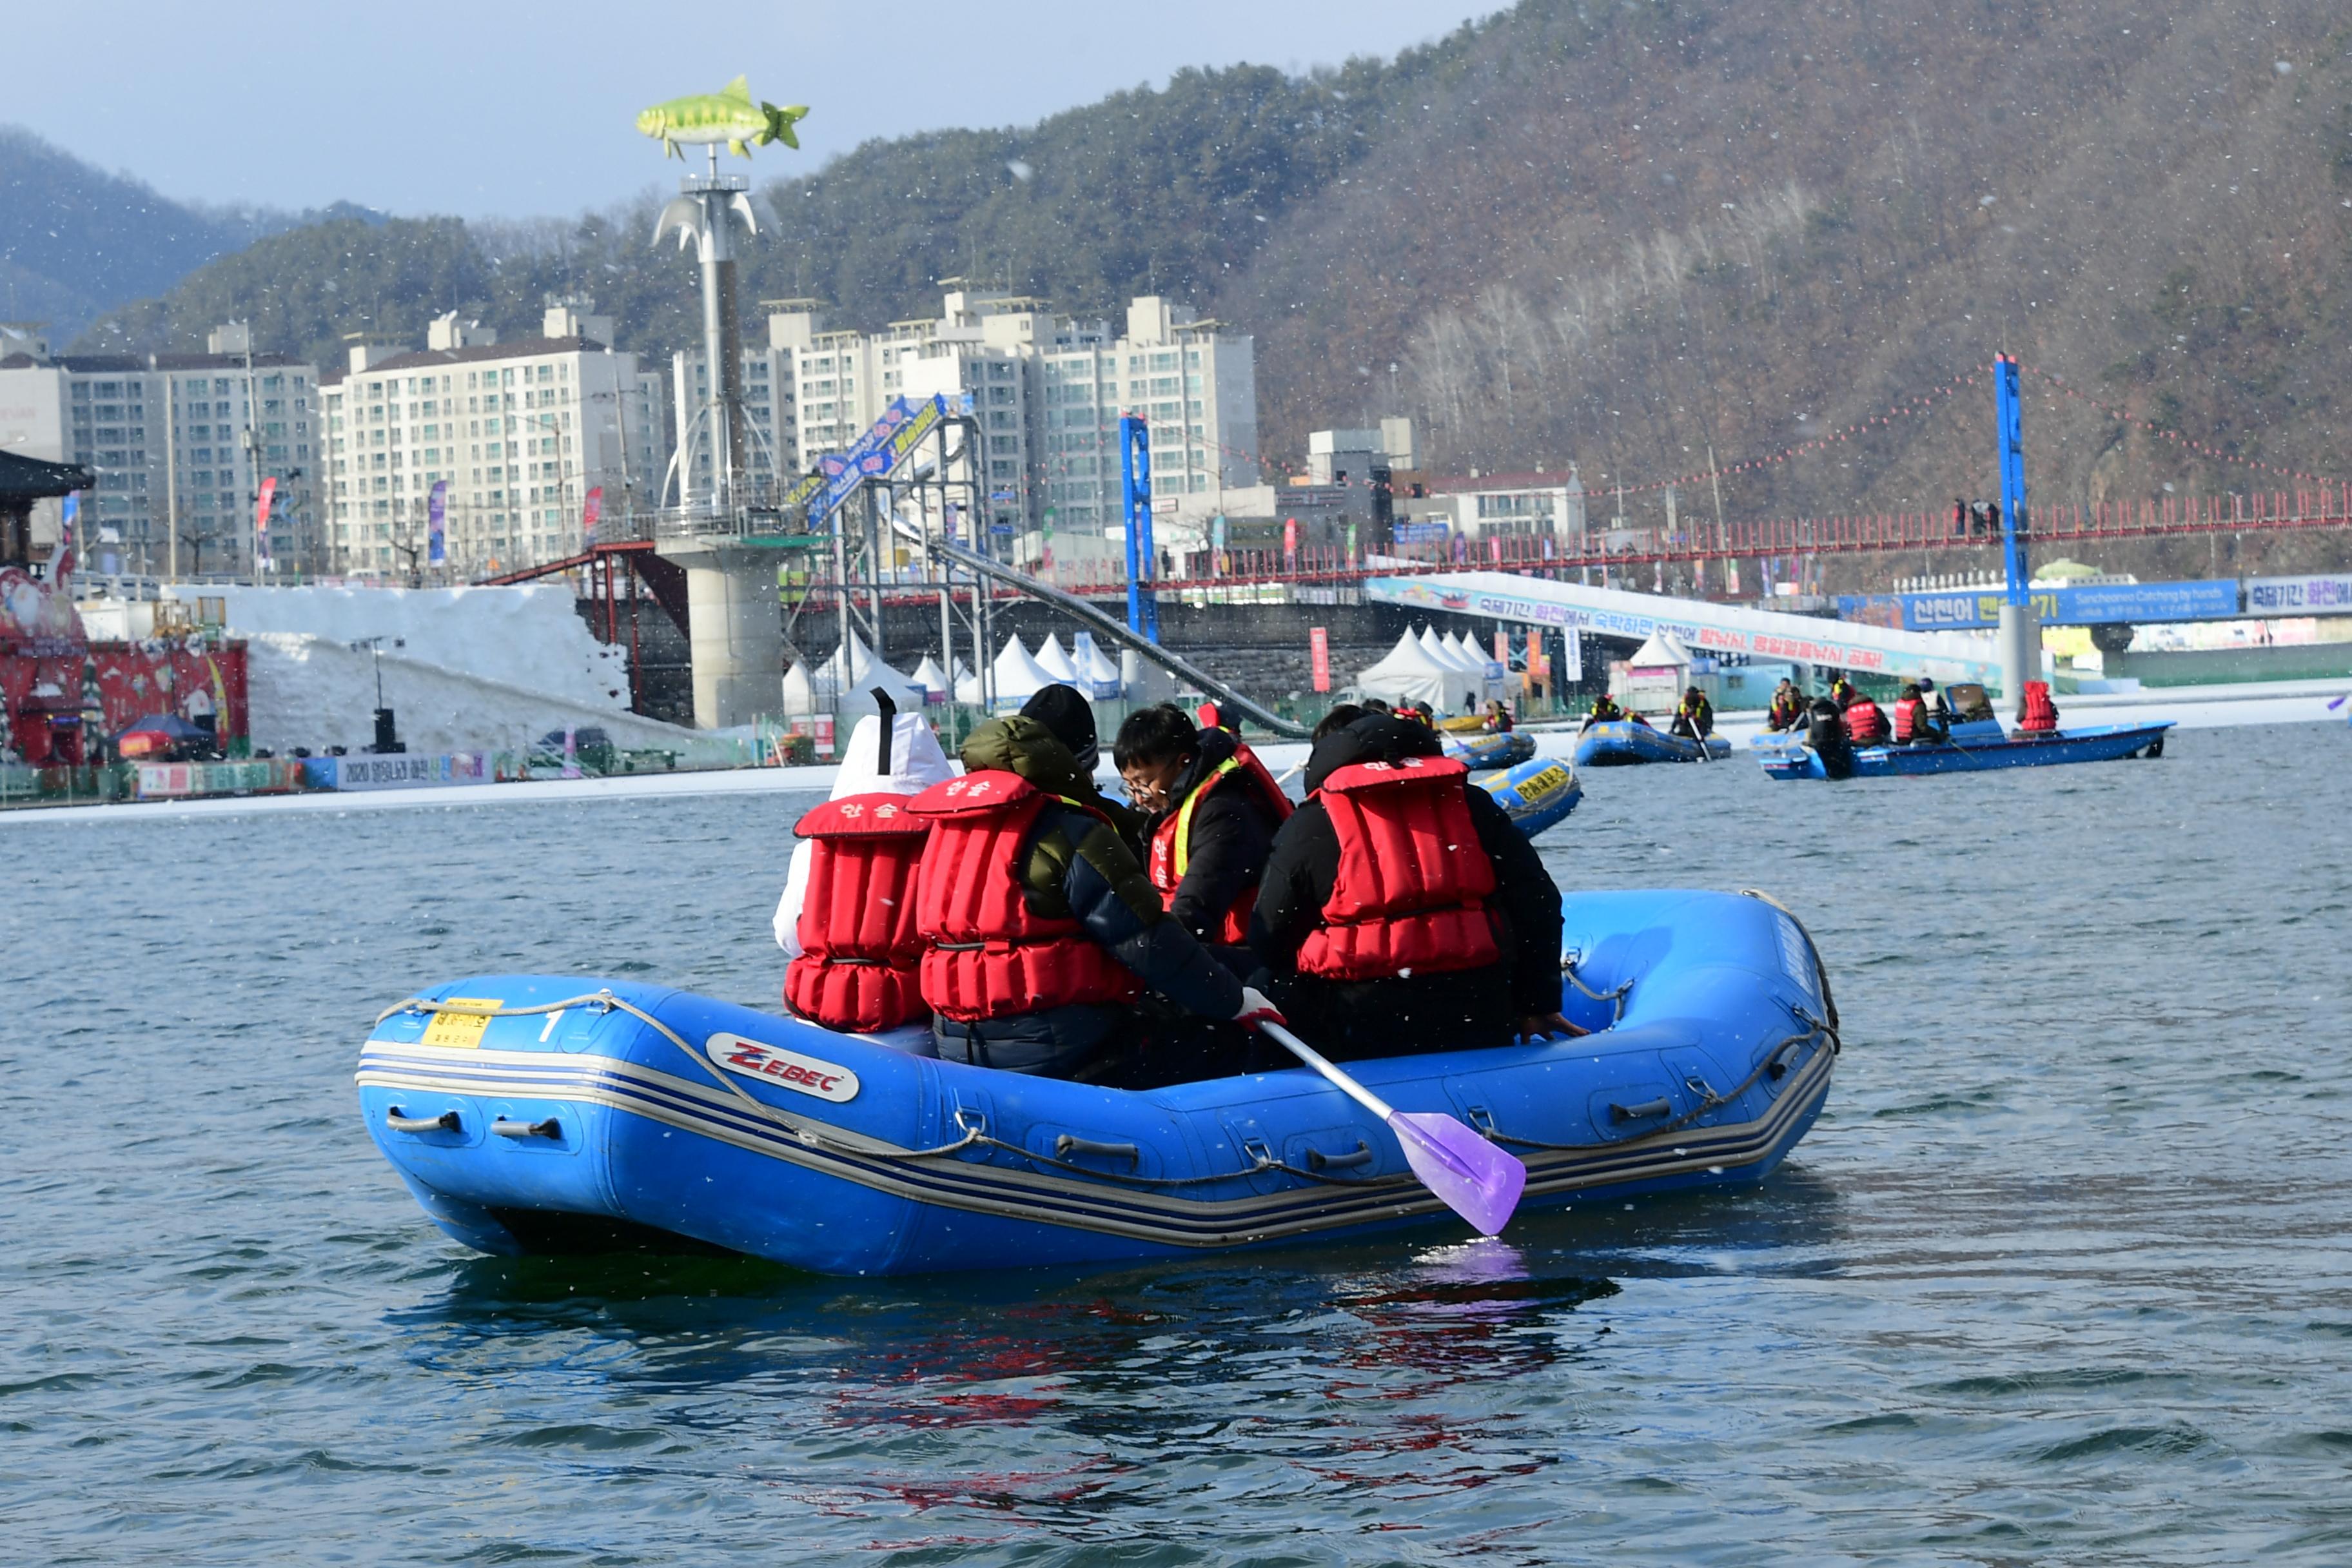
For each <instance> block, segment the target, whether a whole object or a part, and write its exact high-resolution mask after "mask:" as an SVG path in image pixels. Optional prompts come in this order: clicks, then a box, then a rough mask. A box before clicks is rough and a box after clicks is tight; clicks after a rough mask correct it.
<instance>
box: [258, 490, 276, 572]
mask: <svg viewBox="0 0 2352 1568" xmlns="http://www.w3.org/2000/svg"><path fill="white" fill-rule="evenodd" d="M277 499H278V480H277V479H275V478H274V477H273V478H270V479H264V480H262V481H261V494H260V496H259V497H258V498H257V499H256V500H255V501H254V503H253V563H254V564H255V565H256V566H257V567H266V566H267V565H268V563H269V503H270V502H271V501H273V500H277Z"/></svg>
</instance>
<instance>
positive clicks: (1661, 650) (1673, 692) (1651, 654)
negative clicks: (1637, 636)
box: [1619, 629, 1691, 713]
mask: <svg viewBox="0 0 2352 1568" xmlns="http://www.w3.org/2000/svg"><path fill="white" fill-rule="evenodd" d="M1690 667H1691V656H1690V649H1688V648H1686V647H1683V645H1682V642H1681V639H1679V638H1678V637H1675V634H1674V633H1672V632H1670V631H1665V630H1663V629H1661V630H1658V631H1654V632H1652V633H1651V634H1650V639H1649V641H1647V642H1645V643H1643V645H1642V646H1641V647H1638V648H1635V649H1634V650H1633V658H1629V659H1627V660H1626V661H1625V689H1624V690H1623V691H1622V692H1621V693H1620V694H1619V700H1621V701H1622V702H1623V703H1624V704H1625V705H1626V706H1627V707H1629V708H1631V709H1633V710H1634V711H1636V712H1651V713H1666V712H1672V711H1673V710H1674V709H1675V705H1676V704H1678V703H1680V702H1681V701H1682V700H1683V690H1684V689H1685V687H1687V686H1688V685H1689V684H1690Z"/></svg>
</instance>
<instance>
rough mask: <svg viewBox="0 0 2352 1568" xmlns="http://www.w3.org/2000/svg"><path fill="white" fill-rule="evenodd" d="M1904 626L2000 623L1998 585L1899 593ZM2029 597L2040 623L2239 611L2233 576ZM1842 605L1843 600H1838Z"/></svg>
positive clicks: (2096, 586)
mask: <svg viewBox="0 0 2352 1568" xmlns="http://www.w3.org/2000/svg"><path fill="white" fill-rule="evenodd" d="M1895 597H1896V598H1897V599H1899V600H1900V601H1901V604H1902V606H1903V626H1904V629H1905V630H1906V631H1915V632H1949V631H1969V630H1974V629H1977V628H1979V627H1985V626H1999V625H2000V605H2001V600H2002V597H2003V595H2002V593H2001V590H2000V589H1998V588H1972V589H1967V590H1964V591H1962V592H1958V593H1949V594H1901V595H1895ZM2030 602H2031V603H2032V605H2033V607H2034V609H2035V610H2036V611H2038V612H2039V613H2040V615H2041V617H2042V625H2044V626H2104V625H2122V624H2130V625H2140V624H2144V623H2147V622H2151V621H2225V620H2231V619H2234V618H2235V617H2236V616H2238V615H2239V614H2240V611H2239V607H2238V584H2237V582H2236V580H2235V579H2232V578H2216V579H2210V580H2207V581H2202V582H2190V583H2085V584H2078V585H2076V586H2073V587H2065V588H2036V589H2034V590H2032V595H2030ZM1841 608H1843V605H1841Z"/></svg>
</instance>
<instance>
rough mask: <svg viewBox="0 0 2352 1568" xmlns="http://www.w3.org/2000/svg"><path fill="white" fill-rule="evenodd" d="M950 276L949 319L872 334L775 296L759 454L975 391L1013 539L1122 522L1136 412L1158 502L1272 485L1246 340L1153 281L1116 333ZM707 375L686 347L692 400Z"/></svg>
mask: <svg viewBox="0 0 2352 1568" xmlns="http://www.w3.org/2000/svg"><path fill="white" fill-rule="evenodd" d="M945 284H946V289H947V291H946V293H945V295H944V296H943V298H942V300H941V310H940V315H939V316H938V317H937V318H936V319H928V318H927V319H921V320H916V321H895V322H892V323H891V324H890V325H889V326H888V327H887V328H886V329H884V330H883V331H878V332H871V333H868V332H859V331H839V330H834V329H831V328H829V327H827V326H826V325H825V323H824V321H823V319H822V317H821V315H820V313H819V312H818V310H816V308H815V306H814V302H813V301H810V300H776V301H771V304H772V306H773V307H775V308H774V309H773V310H772V314H771V315H770V316H769V319H768V346H767V347H766V348H765V349H764V350H756V349H755V350H751V351H747V352H746V353H745V355H744V387H745V392H744V403H745V413H746V415H747V417H748V418H749V420H750V421H751V423H752V424H754V425H755V426H759V429H760V436H759V437H755V438H754V439H753V440H752V442H751V445H752V447H753V448H754V452H753V458H754V461H755V466H756V465H757V463H758V461H759V459H760V457H761V452H762V451H763V450H765V451H772V452H773V453H774V454H775V455H776V456H775V459H774V460H775V461H776V463H777V470H776V472H775V475H774V477H775V478H776V479H778V480H779V481H780V482H782V483H783V484H787V485H788V484H789V483H790V482H791V481H792V480H793V479H796V478H797V477H798V476H799V475H801V474H803V473H805V472H807V471H808V470H809V469H810V468H814V466H815V464H816V462H817V459H818V458H822V457H824V455H825V454H826V453H828V452H837V451H840V450H842V449H843V448H845V447H847V446H848V445H849V444H850V443H851V442H853V441H855V440H856V438H857V437H858V436H859V435H860V434H862V433H863V432H864V431H865V430H866V428H867V427H868V426H871V425H872V424H873V423H874V422H875V420H877V419H878V418H880V417H881V415H882V411H883V409H884V408H886V407H887V406H888V405H889V403H890V400H891V399H892V398H895V397H899V396H907V397H918V398H919V397H928V396H929V395H932V394H934V393H945V394H948V395H956V394H959V393H968V394H970V395H971V405H972V415H973V417H974V418H975V419H976V420H977V421H978V422H979V425H980V430H981V440H982V453H981V460H982V465H983V467H982V475H983V477H984V478H985V480H986V482H987V486H988V495H989V521H990V522H991V524H992V526H993V528H994V529H995V530H996V531H997V533H998V536H999V537H1000V538H1001V537H1002V536H1003V534H1006V533H1020V532H1025V531H1032V530H1036V529H1040V528H1046V527H1051V528H1055V529H1059V530H1067V531H1116V530H1117V529H1118V528H1119V526H1120V517H1119V494H1120V489H1119V452H1118V418H1119V416H1120V415H1121V414H1123V413H1134V414H1139V415H1141V416H1144V417H1145V418H1146V419H1148V420H1149V421H1150V430H1151V468H1152V487H1153V500H1154V503H1155V506H1156V508H1157V509H1158V510H1159V512H1160V515H1162V516H1192V515H1198V516H1206V515H1208V514H1209V513H1211V512H1213V511H1216V510H1221V506H1220V503H1221V501H1222V500H1223V497H1224V492H1226V491H1227V490H1230V489H1241V488H1246V487H1250V486H1255V484H1256V483H1257V481H1258V465H1257V372H1256V363H1255V348H1254V344H1253V342H1252V341H1251V340H1250V339H1249V338H1248V337H1246V336H1243V335H1239V334H1234V333H1229V332H1226V331H1223V328H1222V327H1221V325H1220V324H1219V323H1217V322H1215V321H1198V320H1195V319H1194V317H1193V316H1192V312H1191V311H1189V310H1184V309H1182V308H1181V307H1179V306H1175V305H1172V304H1171V303H1170V302H1169V301H1167V300H1163V299H1160V298H1158V297H1156V296H1146V297H1143V298H1139V299H1138V300H1135V301H1134V302H1133V303H1132V304H1131V305H1130V306H1129V310H1128V314H1127V331H1126V333H1125V334H1124V335H1115V334H1114V333H1113V331H1112V330H1111V327H1110V324H1109V323H1108V322H1106V321H1078V320H1074V319H1071V318H1068V317H1061V316H1055V315H1054V314H1053V313H1052V312H1051V311H1049V310H1047V309H1046V308H1045V303H1044V301H1042V300H1034V299H1029V298H1026V297H1024V296H1021V295H1015V294H1010V293H1006V292H1003V291H998V290H990V289H976V288H972V287H970V286H968V285H967V284H966V283H965V282H964V280H962V279H946V280H945ZM702 384H703V373H702V369H701V356H700V355H699V354H693V353H688V354H682V355H680V356H679V360H678V367H677V378H676V383H675V385H676V387H677V397H678V398H679V400H680V405H681V406H683V407H689V408H690V407H692V406H694V405H695V403H698V400H699V398H700V396H701V395H702V393H701V387H702ZM762 389H767V395H766V397H765V398H764V400H763V399H762V397H761V391H762ZM689 398H690V399H692V400H694V401H693V402H688V399H689ZM763 440H764V443H765V445H764V447H763Z"/></svg>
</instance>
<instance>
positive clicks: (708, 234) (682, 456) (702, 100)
mask: <svg viewBox="0 0 2352 1568" xmlns="http://www.w3.org/2000/svg"><path fill="white" fill-rule="evenodd" d="M807 113H808V110H807V109H806V108H804V107H802V106H799V105H795V106H793V107H792V108H789V109H779V108H777V107H776V106H775V105H774V104H772V103H761V102H758V101H755V100H753V99H752V97H751V86H750V84H749V83H748V81H747V80H746V79H744V78H742V77H740V76H739V77H737V78H736V79H734V80H733V81H730V82H729V83H728V84H727V85H726V86H725V87H724V88H722V89H719V91H717V92H714V93H698V94H694V95H691V96H688V97H686V98H674V99H671V100H669V101H668V102H667V103H657V104H656V105H654V106H653V107H652V108H651V109H648V110H645V111H644V112H643V113H641V114H639V115H638V116H637V129H638V130H639V131H641V132H644V133H645V134H646V135H647V136H650V137H653V138H654V139H655V140H656V141H658V142H660V143H661V144H662V151H663V153H665V154H666V155H667V156H669V157H673V158H682V157H684V156H685V154H683V153H680V152H679V151H678V148H679V147H681V146H698V147H701V148H702V149H704V151H705V152H706V153H708V155H709V173H708V174H689V175H688V176H687V177H686V178H685V179H683V180H681V181H679V182H678V190H679V195H677V196H676V197H674V198H672V199H671V200H670V202H669V203H668V204H667V205H665V206H664V207H663V208H662V210H661V215H660V216H658V217H656V219H655V220H654V243H655V244H656V245H659V244H660V243H661V242H662V240H663V238H664V237H667V235H668V234H669V232H670V231H671V230H672V229H676V230H677V242H678V246H679V248H681V249H683V248H685V247H688V246H689V245H691V246H693V247H695V249H696V251H697V253H698V257H699V258H700V260H701V263H702V363H703V378H704V389H703V397H702V404H701V407H700V409H699V411H698V413H697V414H696V416H695V419H694V423H693V426H692V427H691V429H689V430H685V431H681V432H679V434H678V443H677V458H676V459H675V464H676V473H677V486H678V500H679V503H680V504H681V505H682V506H684V507H686V508H687V509H688V510H693V509H695V508H696V506H697V503H698V500H699V502H700V504H701V506H702V508H703V509H704V510H709V511H710V512H712V513H714V514H718V515H725V514H727V513H729V512H730V511H732V510H734V509H735V508H736V506H737V505H738V504H739V502H740V496H739V494H738V486H739V482H740V476H741V475H742V474H743V473H744V471H745V469H744V461H743V455H744V433H743V387H742V377H743V368H742V363H741V361H742V347H741V331H740V321H739V313H738V310H737V306H736V294H735V235H734V229H733V226H731V225H730V223H729V221H728V220H729V218H730V216H734V217H740V218H741V219H742V220H743V226H744V227H745V228H747V229H749V230H750V231H751V233H753V234H757V233H759V232H760V224H759V220H758V219H757V218H756V217H754V216H752V213H751V195H750V191H751V182H750V181H749V180H746V179H744V178H742V177H741V176H740V175H736V174H720V173H719V148H720V147H722V146H724V147H725V148H726V149H727V150H728V151H729V152H730V153H735V154H736V155H737V156H739V157H743V158H748V157H750V156H751V149H752V148H753V147H758V146H765V145H766V144H768V143H769V142H782V143H783V144H784V145H785V146H787V147H793V148H797V147H799V146H800V144H801V142H800V136H799V134H798V133H797V132H795V131H794V130H793V126H794V124H795V123H796V122H797V121H800V120H801V119H802V118H803V117H804V116H805V115H806V114H807ZM698 442H707V443H708V445H709V454H710V458H709V477H710V489H709V492H708V494H707V495H705V496H701V497H698V496H697V494H696V480H697V478H698V472H697V468H696V466H695V461H694V457H695V452H696V448H697V444H698Z"/></svg>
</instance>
